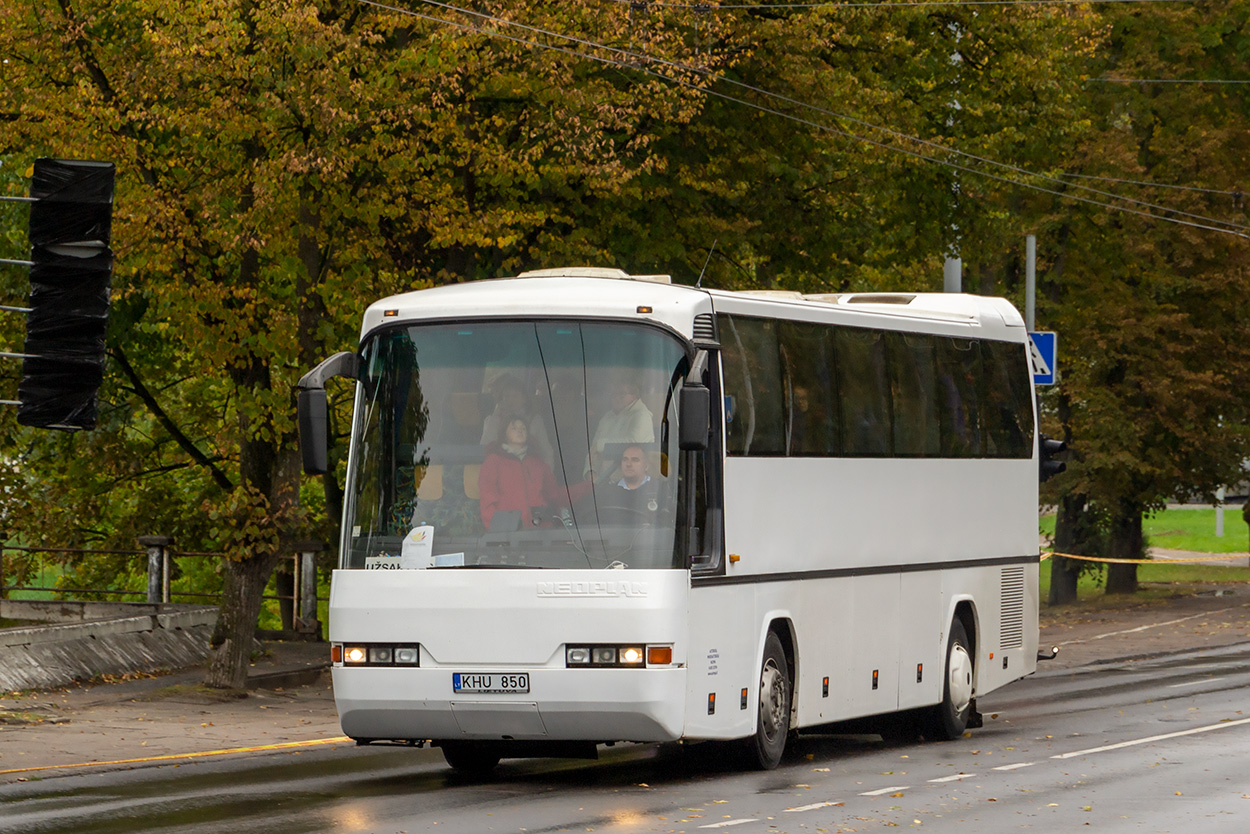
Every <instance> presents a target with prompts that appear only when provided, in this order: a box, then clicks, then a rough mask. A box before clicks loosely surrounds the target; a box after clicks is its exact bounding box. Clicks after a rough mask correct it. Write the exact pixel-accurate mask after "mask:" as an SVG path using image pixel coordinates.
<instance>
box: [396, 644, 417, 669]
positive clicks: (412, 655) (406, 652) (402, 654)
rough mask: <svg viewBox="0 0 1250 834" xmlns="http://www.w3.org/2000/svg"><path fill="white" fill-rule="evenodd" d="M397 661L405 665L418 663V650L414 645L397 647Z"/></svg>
mask: <svg viewBox="0 0 1250 834" xmlns="http://www.w3.org/2000/svg"><path fill="white" fill-rule="evenodd" d="M395 662H396V663H402V664H404V665H405V666H416V665H417V650H416V648H415V647H412V646H400V647H399V648H397V649H395Z"/></svg>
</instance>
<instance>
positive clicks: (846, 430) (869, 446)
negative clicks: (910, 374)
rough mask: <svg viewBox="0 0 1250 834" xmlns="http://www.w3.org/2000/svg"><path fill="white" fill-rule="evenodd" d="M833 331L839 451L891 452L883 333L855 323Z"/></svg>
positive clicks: (888, 389) (877, 453)
mask: <svg viewBox="0 0 1250 834" xmlns="http://www.w3.org/2000/svg"><path fill="white" fill-rule="evenodd" d="M834 334H835V335H834V344H835V346H836V347H835V350H836V356H837V370H838V373H837V379H838V394H839V395H840V403H839V404H840V406H841V409H840V413H841V418H842V453H843V454H844V455H850V456H862V455H869V456H879V455H888V454H890V453H891V449H890V446H891V443H890V440H891V437H890V435H891V432H890V381H889V375H888V373H887V357H886V341H885V334H884V333H883V332H881V331H880V330H863V329H860V328H855V327H841V328H837V329H836V330H835V331H834Z"/></svg>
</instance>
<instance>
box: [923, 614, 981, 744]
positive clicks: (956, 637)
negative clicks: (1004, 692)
mask: <svg viewBox="0 0 1250 834" xmlns="http://www.w3.org/2000/svg"><path fill="white" fill-rule="evenodd" d="M969 645H970V644H969V641H968V632H967V631H966V630H965V629H964V624H963V622H962V621H961V620H960V619H959V618H958V617H957V618H955V620H954V621H953V622H952V623H951V630H950V636H949V637H948V638H947V641H946V675H945V676H944V678H943V683H942V702H941V703H939V704H938V705H937V706H935V707H932V708H931V709H930V710H929V713H928V715H927V716H926V720H925V724H924V732H925V735H926V736H927V737H928V738H931V739H934V740H944V741H949V740H951V739H956V738H960V737H961V736H963V734H964V731H965V730H967V729H968V720H969V719H970V718H971V716H972V694H973V693H972V681H973V674H974V672H975V669H974V661H973V657H972V651H971V650H970V649H969Z"/></svg>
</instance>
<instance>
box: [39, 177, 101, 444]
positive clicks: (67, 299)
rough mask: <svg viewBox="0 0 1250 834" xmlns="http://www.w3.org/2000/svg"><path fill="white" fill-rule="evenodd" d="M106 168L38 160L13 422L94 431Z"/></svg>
mask: <svg viewBox="0 0 1250 834" xmlns="http://www.w3.org/2000/svg"><path fill="white" fill-rule="evenodd" d="M113 176H114V168H113V165H112V164H111V163H101V162H78V161H68V160H56V159H40V160H37V161H36V162H35V174H34V178H33V180H32V182H31V197H33V198H35V199H36V200H37V201H38V202H35V203H32V204H31V212H30V242H31V261H32V262H33V264H34V265H33V266H32V267H31V270H30V303H29V306H30V308H31V312H29V313H27V315H26V344H25V350H24V352H25V353H26V354H27V355H28V357H29V358H26V359H24V360H23V362H22V380H21V382H20V383H19V385H18V399H19V400H21V405H20V406H18V409H17V421H18V422H19V423H21V424H22V425H26V426H41V427H47V426H66V427H74V428H82V429H91V428H95V424H96V419H97V409H96V393H97V391H98V390H99V388H100V383H101V382H102V381H103V379H104V351H105V339H104V337H105V331H106V330H107V327H108V312H109V284H110V279H111V277H112V273H113V252H112V250H111V249H110V248H109V242H110V238H111V234H112V212H113Z"/></svg>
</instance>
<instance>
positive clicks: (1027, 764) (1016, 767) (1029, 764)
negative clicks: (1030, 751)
mask: <svg viewBox="0 0 1250 834" xmlns="http://www.w3.org/2000/svg"><path fill="white" fill-rule="evenodd" d="M1034 764H1036V762H1016V763H1015V764H1009V765H1002V766H1000V767H996V768H994V770H1019V769H1020V768H1022V767H1032V766H1033V765H1034Z"/></svg>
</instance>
